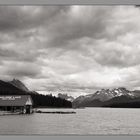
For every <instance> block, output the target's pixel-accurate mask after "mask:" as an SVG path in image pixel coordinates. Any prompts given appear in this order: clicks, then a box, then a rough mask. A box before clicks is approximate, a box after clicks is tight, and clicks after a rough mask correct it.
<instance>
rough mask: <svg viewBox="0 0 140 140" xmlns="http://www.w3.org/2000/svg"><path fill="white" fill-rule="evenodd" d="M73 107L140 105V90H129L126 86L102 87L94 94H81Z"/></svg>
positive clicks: (73, 103)
mask: <svg viewBox="0 0 140 140" xmlns="http://www.w3.org/2000/svg"><path fill="white" fill-rule="evenodd" d="M72 105H73V107H136V106H137V107H138V106H139V107H140V91H139V90H136V91H129V90H127V89H126V88H124V87H120V88H114V89H101V90H99V91H97V92H95V93H94V94H88V95H85V96H79V97H77V98H76V99H75V100H74V101H73V102H72Z"/></svg>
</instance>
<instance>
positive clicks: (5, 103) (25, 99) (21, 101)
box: [0, 95, 33, 114]
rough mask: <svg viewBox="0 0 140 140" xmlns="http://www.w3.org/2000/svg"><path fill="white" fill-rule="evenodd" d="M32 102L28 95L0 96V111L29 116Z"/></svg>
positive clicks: (31, 110)
mask: <svg viewBox="0 0 140 140" xmlns="http://www.w3.org/2000/svg"><path fill="white" fill-rule="evenodd" d="M32 106H33V101H32V98H31V96H30V95H3V96H0V111H5V112H10V113H20V114H31V113H32V112H33V109H32Z"/></svg>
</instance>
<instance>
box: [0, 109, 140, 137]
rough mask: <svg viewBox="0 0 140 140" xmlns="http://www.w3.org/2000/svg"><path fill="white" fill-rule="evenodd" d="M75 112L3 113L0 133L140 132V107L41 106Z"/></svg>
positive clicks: (77, 133)
mask: <svg viewBox="0 0 140 140" xmlns="http://www.w3.org/2000/svg"><path fill="white" fill-rule="evenodd" d="M42 110H44V111H75V112H76V114H39V113H34V114H32V115H7V116H0V134H42V135H55V134H57V135H58V134H61V135H62V134H76V135H87V134H92V135H107V134H110V135H111V134H112V135H114V134H115V135H117V134H129V135H140V109H118V108H85V109H42Z"/></svg>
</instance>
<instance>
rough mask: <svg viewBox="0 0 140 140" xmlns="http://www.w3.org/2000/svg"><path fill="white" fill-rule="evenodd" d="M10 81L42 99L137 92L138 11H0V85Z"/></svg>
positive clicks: (50, 8)
mask: <svg viewBox="0 0 140 140" xmlns="http://www.w3.org/2000/svg"><path fill="white" fill-rule="evenodd" d="M13 78H17V79H19V80H21V81H23V82H24V83H25V84H26V86H27V87H28V88H29V89H30V90H36V91H40V92H41V91H42V93H43V92H46V91H58V90H63V91H70V93H71V95H72V94H79V93H81V92H83V93H89V92H94V91H95V90H98V89H102V88H114V87H120V86H124V87H126V88H128V89H132V90H133V89H140V8H138V7H135V6H66V7H65V6H59V7H57V6H44V7H41V6H14V7H13V6H6V7H4V6H0V79H2V80H12V79H13ZM74 92H75V93H74Z"/></svg>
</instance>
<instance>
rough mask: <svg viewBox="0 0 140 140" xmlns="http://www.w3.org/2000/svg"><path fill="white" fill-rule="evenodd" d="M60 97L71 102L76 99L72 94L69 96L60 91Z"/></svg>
mask: <svg viewBox="0 0 140 140" xmlns="http://www.w3.org/2000/svg"><path fill="white" fill-rule="evenodd" d="M58 97H59V98H61V99H65V100H68V101H71V102H73V100H74V98H73V97H72V96H69V95H67V94H62V93H59V94H58Z"/></svg>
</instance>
